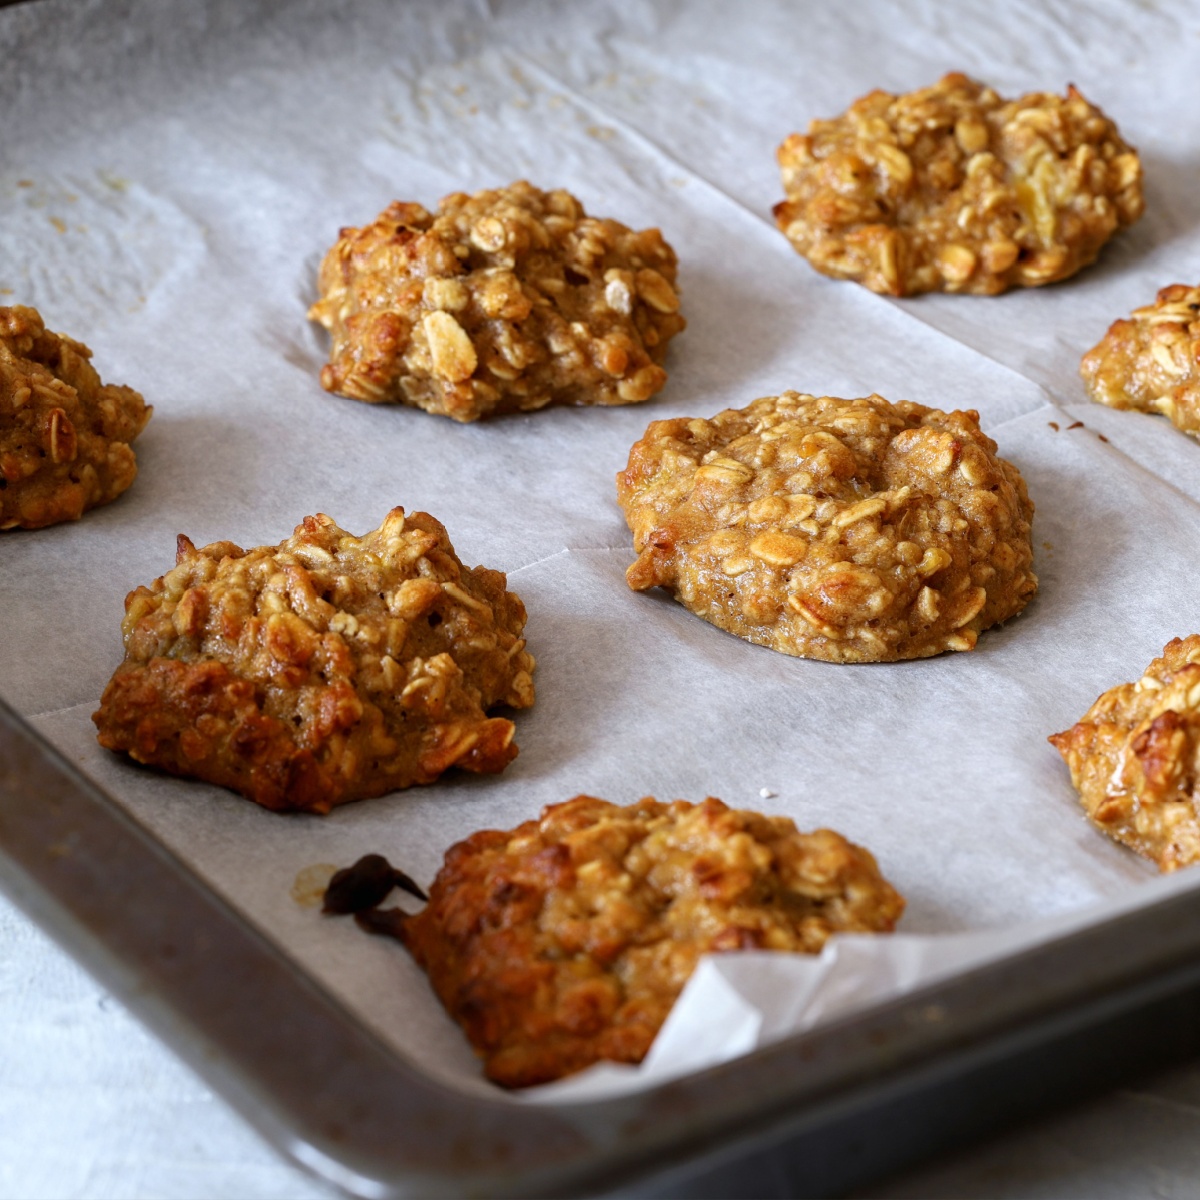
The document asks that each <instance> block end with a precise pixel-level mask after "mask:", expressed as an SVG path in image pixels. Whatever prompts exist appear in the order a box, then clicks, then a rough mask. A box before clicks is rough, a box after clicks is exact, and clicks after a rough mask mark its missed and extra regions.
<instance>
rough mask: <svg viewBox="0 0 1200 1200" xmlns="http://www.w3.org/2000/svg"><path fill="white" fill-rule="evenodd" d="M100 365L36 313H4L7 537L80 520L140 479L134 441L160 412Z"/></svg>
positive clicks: (0, 426) (1, 416)
mask: <svg viewBox="0 0 1200 1200" xmlns="http://www.w3.org/2000/svg"><path fill="white" fill-rule="evenodd" d="M91 357H92V352H91V351H90V350H89V349H88V348H87V347H86V346H85V345H83V343H82V342H77V341H75V340H74V339H72V338H69V337H65V336H64V335H63V334H61V333H51V332H50V331H49V330H48V329H47V328H46V326H45V325H44V324H43V323H42V317H41V314H40V313H39V312H38V311H37V309H34V308H25V307H24V306H21V305H17V306H14V307H12V308H0V529H40V528H42V527H43V526H44V525H55V524H57V523H58V522H59V521H75V520H78V518H79V517H80V516H81V515H82V514H83V513H84V512H85V511H86V510H87V509H89V508H95V507H96V505H98V504H107V503H108V502H109V501H110V500H115V499H116V498H117V497H118V496H119V495H120V494H121V493H122V492H123V491H124V490H125V489H126V488H127V487H128V486H129V485H130V484H131V483H132V482H133V479H134V476H135V475H137V460H136V459H135V458H134V455H133V449H132V447H131V446H130V445H129V443H130V442H132V441H133V439H134V438H136V437H137V435H138V434H139V433H141V432H142V430H143V429H144V428H145V426H146V422H147V421H148V420H149V419H150V414H151V412H153V409H151V408H149V407H148V406H147V405H146V403H145V401H144V400H143V399H142V397H141V396H140V395H139V394H138V393H137V392H135V391H134V390H133V388H128V387H121V386H118V385H117V384H111V383H107V384H106V383H101V382H100V376H99V375H97V374H96V369H95V367H93V366H92V364H91V363H90V362H89V361H88V360H89V359H90V358H91Z"/></svg>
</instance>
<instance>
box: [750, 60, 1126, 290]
mask: <svg viewBox="0 0 1200 1200" xmlns="http://www.w3.org/2000/svg"><path fill="white" fill-rule="evenodd" d="M778 158H779V165H780V167H781V169H782V172H783V186H784V191H785V192H786V193H787V199H786V200H784V201H782V202H781V203H780V204H777V205H776V206H775V210H774V211H775V217H776V220H777V222H778V224H779V228H780V229H781V230H782V231H783V233H784V234H785V235H786V237H787V239H788V240H789V241H790V242H791V243H792V245H793V246H794V247H795V249H796V250H797V251H799V253H801V254H802V255H804V257H805V258H807V259H808V261H809V262H810V263H811V264H812V265H813V266H814V267H815V268H816V269H817V270H818V271H820V272H822V274H825V275H832V276H834V277H836V278H839V279H853V280H856V281H857V282H858V283H861V284H863V285H864V286H865V287H868V288H870V289H871V290H872V291H875V292H884V293H888V294H890V295H893V296H910V295H914V294H916V293H918V292H929V291H946V292H973V293H976V294H979V295H994V294H996V293H998V292H1003V291H1006V290H1007V289H1008V288H1010V287H1037V286H1040V285H1042V284H1045V283H1053V282H1055V281H1056V280H1059V279H1066V278H1068V277H1069V276H1071V275H1074V274H1075V272H1076V271H1078V270H1079V269H1080V268H1082V267H1085V266H1087V264H1088V263H1090V262H1092V261H1093V259H1095V257H1096V256H1097V255H1098V254H1099V253H1100V249H1101V247H1102V246H1103V245H1104V244H1105V242H1107V241H1108V240H1109V238H1111V237H1112V236H1113V234H1115V233H1116V232H1117V231H1118V230H1119V229H1121V228H1123V227H1124V226H1126V225H1131V224H1132V223H1133V222H1134V221H1136V220H1137V219H1138V217H1140V216H1141V215H1142V209H1143V207H1144V201H1143V197H1142V168H1141V163H1140V161H1139V159H1138V156H1137V152H1136V151H1135V150H1134V149H1133V148H1132V147H1130V146H1129V145H1127V144H1126V143H1125V142H1124V141H1123V140H1122V138H1121V136H1120V134H1119V133H1118V132H1117V127H1116V126H1115V125H1114V124H1113V123H1112V121H1110V120H1109V119H1108V117H1106V116H1105V115H1104V113H1103V112H1101V111H1100V109H1098V108H1097V107H1096V106H1095V105H1093V104H1090V103H1089V102H1088V101H1087V100H1085V99H1084V97H1083V96H1082V95H1081V94H1080V93H1079V91H1078V90H1077V89H1076V88H1075V87H1074V86H1071V87H1069V88H1068V89H1067V94H1066V96H1065V97H1059V96H1055V95H1053V94H1051V93H1049V92H1033V93H1030V94H1029V95H1026V96H1022V97H1021V98H1020V99H1019V100H1003V99H1001V97H1000V96H998V95H997V94H996V92H994V91H993V90H992V89H991V88H989V87H985V86H984V85H983V84H981V83H977V82H976V81H975V80H973V79H969V78H968V77H967V76H966V75H962V74H957V73H956V74H950V75H946V76H945V77H944V78H943V79H941V80H940V81H939V82H938V83H936V84H934V85H933V86H932V87H927V88H922V89H921V90H920V91H916V92H909V93H906V94H904V95H900V96H896V95H892V94H891V93H890V92H884V91H874V92H871V93H869V94H868V95H866V96H863V97H862V98H861V99H859V100H856V101H855V102H854V103H853V104H852V105H851V106H850V108H849V110H848V111H847V112H846V113H845V114H844V115H842V116H840V117H835V118H834V119H832V120H825V121H813V122H812V123H811V124H810V125H809V128H808V133H807V134H803V135H802V134H798V133H793V134H792V135H791V136H790V137H788V138H787V140H786V141H785V142H784V143H783V144H782V145H781V146H780V147H779V152H778Z"/></svg>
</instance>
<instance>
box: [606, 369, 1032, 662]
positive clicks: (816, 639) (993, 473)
mask: <svg viewBox="0 0 1200 1200" xmlns="http://www.w3.org/2000/svg"><path fill="white" fill-rule="evenodd" d="M617 499H618V502H619V503H620V505H621V507H622V508H623V509H624V511H625V519H626V521H628V523H629V527H630V529H632V530H633V543H634V549H635V550H636V551H637V552H638V559H637V561H636V562H635V563H634V564H633V565H632V566H631V567H630V568H629V571H628V572H627V578H628V580H629V586H630V587H631V588H633V589H634V590H635V591H645V590H646V589H648V588H652V587H656V586H657V587H663V588H666V589H667V590H668V591H670V592H673V593H674V595H675V598H676V599H677V600H679V601H680V603H682V604H683V605H684V606H685V607H686V608H689V609H691V611H692V612H694V613H695V614H696V615H697V616H700V617H703V618H704V619H705V620H706V621H711V622H712V623H713V624H714V625H717V626H719V627H720V628H722V629H726V630H728V631H729V632H730V633H735V634H737V635H738V637H743V638H746V639H747V641H751V642H758V643H759V644H760V645H764V646H770V647H771V648H772V649H773V650H781V651H782V652H783V653H784V654H796V655H800V656H801V657H803V658H822V659H826V660H827V661H829V662H889V661H892V660H895V659H902V658H923V657H926V656H927V655H931V654H939V653H941V652H942V651H943V650H971V649H973V648H974V646H975V642H976V639H977V638H978V636H979V633H980V631H981V630H984V629H987V628H988V627H989V626H990V625H994V624H996V623H997V622H998V621H1004V620H1007V618H1009V617H1011V616H1013V615H1014V614H1015V613H1018V612H1020V611H1021V609H1023V608H1024V607H1025V605H1026V604H1027V603H1028V602H1029V600H1030V598H1031V597H1032V596H1033V593H1034V592H1035V591H1036V590H1037V577H1036V576H1035V575H1034V573H1033V569H1032V562H1033V550H1032V547H1031V544H1030V536H1029V535H1030V522H1031V520H1032V518H1033V504H1032V503H1031V502H1030V500H1029V496H1028V494H1027V492H1026V490H1025V481H1024V480H1023V479H1022V478H1021V475H1020V472H1019V471H1018V470H1017V469H1016V467H1014V466H1013V465H1012V464H1011V463H1008V462H1005V460H1004V459H1002V458H999V457H998V456H997V455H996V443H995V442H993V441H992V440H991V438H989V437H988V436H987V435H986V434H984V433H983V432H982V431H981V430H980V428H979V414H978V413H975V412H969V411H968V412H952V413H944V412H940V411H939V410H937V409H934V408H925V407H923V406H922V405H920V404H913V403H911V402H910V401H906V400H905V401H901V402H899V403H898V404H891V403H889V402H888V401H887V400H885V399H883V397H882V396H868V397H866V398H865V399H861V400H841V399H838V398H837V397H835V396H821V397H816V396H808V395H803V394H801V393H798V392H784V393H783V395H781V396H766V397H764V398H763V399H761V400H756V401H754V403H753V404H751V405H749V407H747V408H742V409H732V408H731V409H726V410H725V411H724V412H721V413H718V414H717V415H716V416H715V417H713V418H712V419H711V420H708V421H704V420H696V419H691V420H689V419H687V418H682V417H681V418H677V419H675V420H669V421H654V422H653V423H652V424H651V425H650V427H649V429H647V431H646V435H645V436H644V437H643V438H642V440H641V441H640V442H637V443H636V444H635V445H634V447H633V449H632V450H631V451H630V454H629V466H628V468H627V469H626V470H625V471H624V472H622V473H621V474H619V475H618V476H617Z"/></svg>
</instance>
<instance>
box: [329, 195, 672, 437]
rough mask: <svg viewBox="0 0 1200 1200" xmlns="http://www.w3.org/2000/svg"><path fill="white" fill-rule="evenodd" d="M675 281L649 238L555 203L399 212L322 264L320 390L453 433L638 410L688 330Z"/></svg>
mask: <svg viewBox="0 0 1200 1200" xmlns="http://www.w3.org/2000/svg"><path fill="white" fill-rule="evenodd" d="M675 274H676V260H675V253H674V251H673V250H672V249H671V247H670V246H669V245H667V243H666V242H665V241H663V239H662V236H661V234H660V233H659V232H658V230H657V229H643V230H640V231H634V230H631V229H628V228H626V226H624V225H622V224H620V223H619V222H617V221H613V220H604V219H597V218H593V217H589V216H588V215H587V214H586V213H585V212H584V209H583V206H582V205H581V204H580V203H579V201H578V200H576V199H575V197H574V196H572V195H571V194H570V193H569V192H566V191H563V190H561V189H560V190H555V191H548V192H544V191H541V190H539V189H538V188H535V187H533V186H532V185H530V184H528V183H525V182H518V183H514V184H512V185H510V186H509V187H505V188H498V189H495V190H492V191H483V192H477V193H475V194H474V195H473V196H468V195H466V194H465V193H462V192H456V193H453V194H452V195H449V196H446V197H445V198H444V199H443V200H442V201H441V203H440V204H439V206H438V211H437V213H436V214H431V213H429V212H427V211H426V210H425V209H424V208H422V207H421V206H420V205H418V204H404V203H400V202H396V203H395V204H392V205H391V206H390V207H389V208H388V209H386V210H385V211H384V212H383V213H382V214H380V216H379V217H378V218H377V219H376V220H375V221H374V222H372V223H371V224H370V225H366V226H364V227H363V228H361V229H344V230H342V233H341V236H340V238H339V240H338V242H337V244H336V245H335V246H334V247H333V248H332V249H331V250H330V251H329V253H328V254H327V255H326V257H325V260H324V262H323V263H322V265H321V271H320V280H319V285H320V291H321V299H320V300H319V301H318V302H317V303H316V304H314V305H313V306H312V308H311V309H310V311H309V317H310V319H311V320H313V321H316V322H318V323H319V324H321V325H323V326H324V327H325V328H326V329H328V330H329V332H330V334H331V336H332V346H331V350H330V360H329V363H328V364H327V365H326V366H325V368H324V370H323V371H322V373H321V383H322V386H323V387H325V388H326V389H327V390H329V391H332V392H338V393H339V394H341V395H344V396H349V397H351V398H353V399H356V400H366V401H369V402H371V403H398V404H408V405H413V406H415V407H417V408H423V409H425V410H426V411H427V412H432V413H439V414H441V415H443V416H448V417H451V418H453V419H454V420H456V421H474V420H477V419H478V418H480V417H482V416H486V415H488V414H490V413H500V412H513V411H529V410H532V409H538V408H543V407H545V406H546V405H547V404H551V403H564V404H606V405H607V404H633V403H637V402H640V401H642V400H647V399H649V398H650V397H651V396H652V395H654V394H655V393H656V392H657V391H659V389H660V388H661V387H662V386H663V384H664V383H665V382H666V378H667V374H666V371H664V370H663V368H662V366H661V363H662V361H663V358H664V355H665V353H666V347H667V342H668V341H669V340H670V339H671V338H672V337H674V336H675V334H676V333H678V332H679V331H680V330H682V329H683V328H684V325H685V321H684V319H683V317H682V316H680V315H679V311H678V310H679V296H678V293H677V291H676V287H675Z"/></svg>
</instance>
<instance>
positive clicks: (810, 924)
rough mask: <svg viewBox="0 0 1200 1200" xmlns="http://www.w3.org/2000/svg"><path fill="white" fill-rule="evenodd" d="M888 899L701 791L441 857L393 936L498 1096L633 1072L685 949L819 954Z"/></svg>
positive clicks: (516, 832)
mask: <svg viewBox="0 0 1200 1200" xmlns="http://www.w3.org/2000/svg"><path fill="white" fill-rule="evenodd" d="M903 909H904V900H903V898H902V897H901V896H900V895H899V893H898V892H897V891H896V890H895V889H894V888H893V887H892V886H891V885H890V884H889V883H888V882H887V881H886V880H885V879H884V878H883V876H882V875H881V874H880V872H879V868H878V866H877V864H876V862H875V859H874V858H873V857H872V856H871V854H870V853H869V852H868V851H866V850H864V849H863V848H862V847H860V846H856V845H854V844H853V843H851V842H848V841H847V840H846V839H845V838H843V837H842V836H841V835H840V834H837V833H835V832H833V831H832V830H828V829H820V830H817V831H815V832H813V833H800V832H798V831H797V829H796V826H795V825H794V824H793V822H792V821H791V820H789V819H788V818H786V817H768V816H763V815H761V814H759V813H755V812H749V811H740V810H735V809H731V808H729V807H727V806H726V805H725V804H723V803H722V802H721V801H720V800H716V799H713V798H711V797H710V798H709V799H707V800H705V801H704V802H703V803H701V804H689V803H688V802H686V801H683V800H676V801H674V802H672V803H669V804H668V803H659V802H658V801H656V800H654V799H653V798H652V797H647V798H645V799H643V800H640V801H638V802H637V803H636V804H633V805H629V806H621V805H617V804H611V803H609V802H608V801H605V800H600V799H597V798H596V797H594V796H576V797H575V798H574V799H573V800H569V801H567V802H566V803H563V804H557V805H551V806H550V807H548V808H546V809H545V810H544V811H543V812H542V815H541V817H540V818H539V819H537V820H533V821H526V822H525V823H524V824H523V825H520V826H518V827H517V828H516V829H513V830H509V831H507V832H498V831H490V830H489V831H486V832H482V833H477V834H474V835H473V836H472V837H470V838H468V839H466V841H463V842H460V843H458V844H457V845H456V846H453V847H452V848H451V849H450V850H449V851H447V853H446V859H445V864H444V865H443V867H442V869H441V871H440V872H439V873H438V876H437V879H436V880H435V881H434V883H433V886H432V887H431V888H430V896H429V903H428V905H427V907H426V908H425V909H424V910H422V911H421V912H420V913H419V914H417V915H416V916H413V917H408V918H405V919H403V920H402V921H400V922H399V924H398V926H397V928H396V932H398V935H399V936H400V938H401V940H402V941H403V942H404V944H405V945H406V946H407V947H408V948H409V950H410V951H411V952H412V954H413V957H414V958H415V959H416V960H417V962H418V963H419V964H420V965H421V966H422V967H423V968H424V969H425V970H426V972H427V973H428V975H429V978H430V982H431V983H432V984H433V987H434V990H435V991H436V992H437V994H438V997H439V998H440V999H441V1001H442V1003H443V1004H444V1005H445V1006H446V1009H447V1010H448V1011H449V1013H450V1015H451V1016H453V1017H454V1018H455V1019H456V1020H457V1021H458V1022H459V1023H460V1024H461V1025H462V1027H463V1029H464V1031H465V1032H466V1034H467V1037H468V1039H469V1040H470V1042H471V1044H472V1045H473V1046H474V1047H475V1049H476V1051H477V1052H478V1053H479V1054H480V1055H481V1056H482V1057H483V1059H484V1063H485V1071H486V1073H487V1075H488V1077H489V1078H490V1079H492V1080H494V1081H495V1082H496V1083H499V1084H502V1085H504V1086H506V1087H525V1086H528V1085H531V1084H537V1083H545V1082H548V1081H550V1080H552V1079H557V1078H559V1077H561V1076H563V1075H567V1074H570V1073H571V1072H574V1071H578V1070H581V1069H582V1068H584V1067H586V1066H588V1065H590V1064H591V1063H594V1062H597V1061H599V1060H601V1059H611V1060H614V1061H618V1062H640V1061H641V1059H642V1058H643V1056H644V1055H645V1054H646V1051H647V1050H648V1049H649V1048H650V1043H651V1042H652V1041H653V1040H654V1036H655V1034H656V1033H657V1032H658V1029H659V1027H660V1026H661V1025H662V1023H663V1021H664V1020H665V1019H666V1016H667V1013H668V1012H669V1011H670V1008H671V1005H672V1004H673V1003H674V1001H675V999H676V997H677V996H678V995H679V993H680V991H681V990H682V988H683V985H684V984H685V983H686V982H687V979H688V976H689V975H690V974H691V972H692V969H693V968H694V967H695V965H696V963H697V961H698V960H699V958H700V956H701V955H702V954H706V953H709V952H713V951H727V950H740V949H759V950H789V951H799V952H802V953H807V954H815V953H818V952H819V951H820V950H821V948H822V947H823V946H824V944H825V942H826V941H827V940H828V938H829V937H830V936H831V935H832V934H834V933H837V932H848V931H854V932H864V933H869V932H890V931H891V929H892V928H893V927H894V926H895V924H896V921H897V920H898V919H899V918H900V914H901V913H902V911H903Z"/></svg>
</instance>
